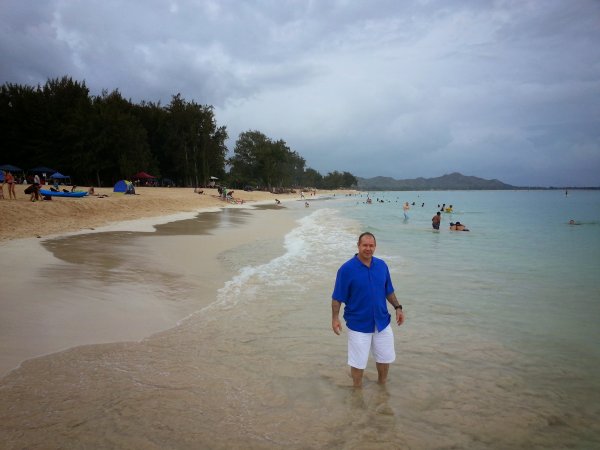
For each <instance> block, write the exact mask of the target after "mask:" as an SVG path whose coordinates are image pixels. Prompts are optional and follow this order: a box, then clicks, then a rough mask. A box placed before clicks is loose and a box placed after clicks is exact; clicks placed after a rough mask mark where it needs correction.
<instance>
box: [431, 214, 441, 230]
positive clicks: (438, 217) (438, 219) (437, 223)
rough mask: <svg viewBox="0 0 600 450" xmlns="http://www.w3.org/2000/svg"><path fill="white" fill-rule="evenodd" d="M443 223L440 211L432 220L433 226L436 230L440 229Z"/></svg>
mask: <svg viewBox="0 0 600 450" xmlns="http://www.w3.org/2000/svg"><path fill="white" fill-rule="evenodd" d="M441 221H442V214H441V213H440V212H439V211H438V212H436V213H435V216H433V217H432V218H431V226H432V227H433V229H434V230H439V229H440V222H441Z"/></svg>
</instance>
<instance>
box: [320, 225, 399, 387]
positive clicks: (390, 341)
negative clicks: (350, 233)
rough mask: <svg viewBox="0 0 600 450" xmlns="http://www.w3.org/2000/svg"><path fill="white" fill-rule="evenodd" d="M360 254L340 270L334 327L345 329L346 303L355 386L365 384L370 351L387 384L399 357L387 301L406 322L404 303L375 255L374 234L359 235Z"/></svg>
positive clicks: (333, 305)
mask: <svg viewBox="0 0 600 450" xmlns="http://www.w3.org/2000/svg"><path fill="white" fill-rule="evenodd" d="M357 245H358V253H356V254H355V255H354V257H352V258H351V259H349V260H348V261H346V262H345V263H344V264H342V266H341V267H340V268H339V269H338V271H337V276H336V279H335V285H334V289H333V294H332V300H331V327H332V329H333V332H334V333H335V334H336V335H339V334H340V333H341V331H342V324H341V322H340V318H339V313H340V308H341V305H342V303H344V320H345V321H346V326H347V328H348V365H349V366H350V374H351V376H352V382H353V385H354V387H356V388H359V387H361V386H362V379H363V374H364V370H365V368H366V367H367V361H368V359H369V351H371V352H372V354H373V357H374V358H375V364H376V367H377V378H378V382H379V384H385V382H386V380H387V376H388V371H389V367H390V364H391V363H392V362H394V360H395V359H396V352H395V350H394V333H393V331H392V328H391V325H390V322H391V316H390V314H389V313H388V310H387V303H386V300H387V301H388V302H389V303H390V304H391V305H392V306H393V307H394V309H395V315H396V323H397V324H398V325H402V323H403V322H404V313H403V312H402V305H400V303H399V302H398V299H397V298H396V294H395V293H394V286H393V285H392V280H391V277H390V271H389V268H388V266H387V264H386V263H385V262H384V261H383V260H382V259H379V258H376V257H374V256H373V254H374V253H375V247H376V245H377V244H376V240H375V236H374V235H373V234H372V233H369V232H365V233H362V234H361V235H360V236H359V238H358V244H357Z"/></svg>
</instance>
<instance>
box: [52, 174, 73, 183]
mask: <svg viewBox="0 0 600 450" xmlns="http://www.w3.org/2000/svg"><path fill="white" fill-rule="evenodd" d="M48 178H49V179H51V180H57V181H63V182H64V183H66V184H71V177H70V176H69V175H63V174H62V173H60V172H55V173H53V174H52V175H50V176H49V177H48ZM67 180H69V182H68V183H67Z"/></svg>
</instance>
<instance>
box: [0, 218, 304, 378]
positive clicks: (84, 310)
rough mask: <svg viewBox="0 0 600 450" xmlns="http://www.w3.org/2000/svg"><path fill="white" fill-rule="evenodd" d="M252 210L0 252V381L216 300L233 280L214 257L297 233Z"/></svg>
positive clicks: (285, 222) (158, 326) (154, 327)
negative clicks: (36, 360)
mask: <svg viewBox="0 0 600 450" xmlns="http://www.w3.org/2000/svg"><path fill="white" fill-rule="evenodd" d="M249 208H250V207H249ZM258 208H259V209H257V210H255V209H248V208H243V209H241V208H239V209H238V208H235V209H226V210H223V211H221V210H219V211H214V212H210V211H206V212H203V213H200V214H189V216H192V218H188V219H185V220H181V221H178V222H176V223H172V222H167V223H166V224H163V225H156V231H131V230H150V229H153V228H154V227H149V221H148V220H138V221H132V222H127V223H121V224H113V225H111V226H107V227H104V228H100V229H98V230H97V232H95V233H89V232H88V233H73V234H72V235H66V236H63V237H58V238H54V239H47V240H39V239H19V240H14V241H11V242H7V243H5V245H3V246H0V273H2V274H3V278H4V279H5V281H4V282H3V286H2V292H3V295H2V297H1V299H0V308H1V310H2V311H3V314H2V316H0V375H4V374H6V373H7V372H8V371H9V370H11V369H13V368H15V367H16V366H18V364H19V363H21V362H22V361H24V360H26V359H29V358H32V357H36V356H40V355H43V354H47V353H51V352H56V351H59V350H63V349H66V348H69V347H74V346H78V345H86V344H97V343H107V342H119V341H131V340H133V341H137V340H140V339H143V338H145V337H148V336H149V335H151V334H152V333H154V332H157V331H161V330H165V329H168V328H170V327H173V326H175V325H176V324H177V322H178V321H179V320H181V319H182V318H184V317H186V316H187V315H189V314H191V313H192V312H194V311H197V310H199V309H201V308H202V307H203V306H206V305H207V304H208V303H210V302H211V301H214V298H215V295H216V291H217V289H219V288H220V287H221V286H222V285H223V283H224V282H225V281H226V280H228V279H229V278H231V276H232V268H231V267H229V266H228V265H227V263H226V261H223V259H222V258H220V255H223V254H225V253H226V252H227V251H228V250H230V249H232V248H234V247H237V246H241V245H244V244H247V243H249V242H252V241H256V240H263V239H264V240H266V239H272V240H273V242H274V243H277V244H279V245H281V239H282V238H283V234H284V233H285V232H286V231H287V230H289V229H291V227H292V226H293V222H292V221H290V219H289V218H288V219H283V218H281V217H282V216H281V215H278V214H277V210H268V209H266V208H265V209H263V208H260V207H258ZM180 217H183V216H180ZM118 229H122V230H129V231H116V230H118ZM187 229H189V231H186V230H187ZM173 234H177V235H178V236H173Z"/></svg>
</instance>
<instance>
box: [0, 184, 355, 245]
mask: <svg viewBox="0 0 600 450" xmlns="http://www.w3.org/2000/svg"><path fill="white" fill-rule="evenodd" d="M26 187H27V185H17V186H16V195H17V199H16V200H9V199H8V196H7V195H8V192H6V195H5V199H4V200H0V217H2V220H0V246H2V245H3V244H4V243H6V242H7V241H9V240H13V239H22V238H42V237H54V236H59V235H64V234H67V233H70V232H80V231H94V230H95V229H96V228H98V227H105V226H109V225H111V224H115V223H120V222H124V221H132V220H139V219H148V220H149V221H150V223H151V222H152V221H155V222H157V223H158V222H161V221H164V220H165V219H164V218H165V217H166V218H167V220H171V219H170V218H169V217H168V216H175V217H174V218H173V219H172V220H177V217H176V216H177V215H179V214H185V213H192V214H195V213H199V212H202V211H207V210H215V209H220V208H226V207H235V206H238V205H243V204H248V203H250V204H262V203H275V200H276V199H278V200H280V201H281V202H286V201H291V200H299V199H301V196H300V193H299V192H296V193H293V194H273V193H270V192H265V191H242V190H239V191H238V190H234V191H233V197H234V198H235V199H236V200H237V202H238V203H236V204H234V203H231V202H226V201H224V200H223V199H221V198H220V197H219V194H218V191H217V189H208V188H203V189H201V190H200V191H201V192H202V193H201V194H198V193H195V192H194V189H193V188H165V187H137V188H136V195H125V194H121V193H115V192H113V189H112V188H95V194H96V195H93V196H86V197H83V198H65V197H54V198H53V199H52V201H36V202H31V201H30V200H29V197H30V196H29V195H28V194H25V193H24V190H25V189H26ZM77 190H78V191H87V190H88V188H87V187H78V188H77ZM353 193H356V191H353V190H339V191H337V190H336V191H325V190H324V191H316V196H317V197H319V196H323V195H346V194H353ZM305 196H306V199H307V200H310V199H311V198H315V197H314V196H311V195H310V194H309V193H306V194H305Z"/></svg>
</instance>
